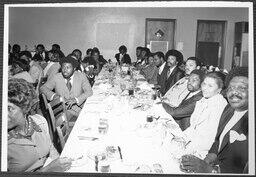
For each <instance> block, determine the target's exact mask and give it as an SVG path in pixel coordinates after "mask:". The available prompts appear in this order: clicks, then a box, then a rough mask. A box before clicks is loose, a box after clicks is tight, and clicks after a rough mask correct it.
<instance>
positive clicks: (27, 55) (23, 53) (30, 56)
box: [19, 50, 32, 58]
mask: <svg viewBox="0 0 256 177" xmlns="http://www.w3.org/2000/svg"><path fill="white" fill-rule="evenodd" d="M23 55H25V56H26V57H28V58H32V54H31V53H30V52H29V51H26V50H24V51H21V52H20V53H19V57H22V56H23Z"/></svg>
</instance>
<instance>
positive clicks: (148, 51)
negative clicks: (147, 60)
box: [141, 47, 151, 57]
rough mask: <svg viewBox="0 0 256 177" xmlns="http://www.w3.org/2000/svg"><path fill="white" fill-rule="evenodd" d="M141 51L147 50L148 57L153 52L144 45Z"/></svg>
mask: <svg viewBox="0 0 256 177" xmlns="http://www.w3.org/2000/svg"><path fill="white" fill-rule="evenodd" d="M141 51H145V52H146V56H147V57H148V56H149V55H150V54H151V51H150V50H149V48H147V47H143V48H142V49H141Z"/></svg>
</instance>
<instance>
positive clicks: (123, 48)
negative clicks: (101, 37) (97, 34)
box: [118, 45, 127, 52]
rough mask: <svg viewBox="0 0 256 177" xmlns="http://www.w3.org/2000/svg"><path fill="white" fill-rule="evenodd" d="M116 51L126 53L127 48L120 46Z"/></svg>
mask: <svg viewBox="0 0 256 177" xmlns="http://www.w3.org/2000/svg"><path fill="white" fill-rule="evenodd" d="M118 50H119V51H121V50H124V52H127V48H126V46H124V45H121V46H120V47H119V49H118Z"/></svg>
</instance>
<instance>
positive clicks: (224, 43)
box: [195, 20, 227, 68]
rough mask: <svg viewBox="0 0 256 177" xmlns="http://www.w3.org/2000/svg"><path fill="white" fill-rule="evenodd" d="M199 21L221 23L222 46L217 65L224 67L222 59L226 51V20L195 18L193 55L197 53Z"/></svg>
mask: <svg viewBox="0 0 256 177" xmlns="http://www.w3.org/2000/svg"><path fill="white" fill-rule="evenodd" d="M199 22H206V23H212V22H213V23H214V22H220V23H223V29H222V34H223V38H222V40H223V41H222V43H223V48H222V49H221V57H220V59H218V67H220V68H223V67H224V60H225V51H226V36H227V21H226V20H197V28H196V48H195V56H196V54H197V48H198V27H199Z"/></svg>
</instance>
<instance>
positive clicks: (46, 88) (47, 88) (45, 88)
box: [40, 75, 57, 100]
mask: <svg viewBox="0 0 256 177" xmlns="http://www.w3.org/2000/svg"><path fill="white" fill-rule="evenodd" d="M56 79H57V78H56V75H55V76H53V77H51V78H49V80H47V82H46V83H45V84H44V85H42V87H41V88H40V91H41V93H43V94H45V95H46V98H47V99H48V100H51V97H52V95H53V94H55V93H54V92H53V91H52V90H53V89H54V88H55V86H56Z"/></svg>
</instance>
